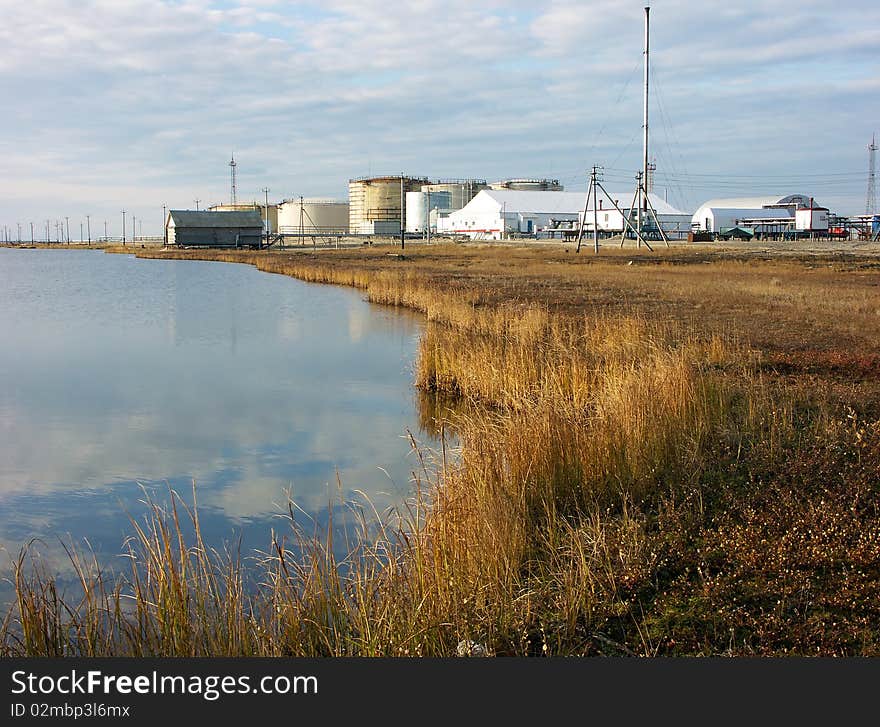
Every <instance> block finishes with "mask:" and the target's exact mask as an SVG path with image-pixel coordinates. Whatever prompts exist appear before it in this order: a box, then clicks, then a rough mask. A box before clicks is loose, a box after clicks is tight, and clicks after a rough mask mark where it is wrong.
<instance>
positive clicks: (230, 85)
mask: <svg viewBox="0 0 880 727" xmlns="http://www.w3.org/2000/svg"><path fill="white" fill-rule="evenodd" d="M643 5H644V3H642V2H619V1H610V0H600V1H598V2H573V1H571V0H551V1H550V2H543V3H535V2H524V1H520V0H490V1H488V2H482V3H473V2H466V1H464V0H411V1H410V2H407V3H395V2H389V0H383V1H381V2H380V1H378V0H323V2H320V3H316V2H280V1H273V0H241V1H237V0H224V1H223V2H214V1H211V0H176V1H174V2H171V1H170V0H169V1H162V0H128V1H125V0H30V1H29V2H26V3H23V2H18V1H17V0H0V6H2V8H3V17H4V23H3V24H2V25H0V48H2V49H3V52H2V54H0V94H2V95H0V97H2V99H3V113H2V114H0V145H2V149H0V152H2V159H3V166H4V173H3V179H4V193H3V194H2V196H0V224H3V225H7V226H9V227H11V228H13V230H14V231H16V225H17V223H21V224H22V227H23V231H24V232H23V237H25V238H28V237H29V223H30V222H35V223H36V227H37V231H38V236H39V231H40V230H43V231H44V230H45V225H46V219H50V220H51V225H52V227H53V228H54V222H55V220H63V219H64V217H65V216H67V217H69V218H70V227H71V236H72V237H78V235H79V223H80V221H84V219H85V215H87V214H88V215H90V216H91V220H92V232H93V235H94V234H96V233H97V234H101V233H103V221H104V220H107V221H108V227H109V232H110V234H111V235H118V234H120V227H121V214H120V211H121V210H122V209H126V210H127V211H128V216H127V219H128V221H129V225H130V215H132V214H133V215H135V216H136V218H138V219H140V220H142V225H143V226H142V230H143V233H144V234H150V233H155V234H158V232H159V230H160V229H161V222H162V205H163V204H165V205H168V206H169V207H175V208H193V207H194V206H195V200H196V199H199V200H201V201H200V206H201V207H205V206H207V205H208V204H211V203H215V202H222V201H227V200H228V198H229V168H228V167H227V163H228V161H229V157H230V154H231V153H232V152H233V151H234V153H235V158H236V161H237V162H238V196H239V199H240V200H242V199H244V200H250V199H262V198H263V193H262V191H261V190H262V189H263V188H264V187H268V188H269V189H270V193H269V196H270V199H272V200H277V199H283V198H288V197H294V196H299V195H304V196H307V197H309V196H331V197H339V198H345V197H346V196H347V181H348V179H349V178H350V177H354V176H361V175H365V174H379V173H389V174H399V173H401V172H404V173H407V174H414V175H424V176H431V177H478V178H486V179H489V180H490V181H492V180H494V179H499V178H505V177H513V176H517V177H521V176H529V177H531V176H538V177H545V176H546V177H552V178H558V179H559V180H560V181H562V182H563V183H564V184H565V186H566V189H569V190H573V191H576V190H579V189H585V174H586V170H587V169H588V167H589V166H590V165H592V164H594V163H596V164H600V165H604V167H605V170H606V171H605V176H606V180H607V181H608V183H609V184H613V185H614V186H615V187H617V188H620V187H623V186H625V185H626V184H627V182H628V180H631V179H632V177H633V175H634V174H635V171H636V170H637V169H638V167H639V166H640V156H641V115H642V99H641V95H642V91H641V83H642V42H643V17H644V11H643ZM878 49H880V5H878V4H877V3H876V2H843V3H837V4H829V3H827V2H813V1H812V0H799V1H797V2H790V1H789V0H779V1H778V2H776V3H772V4H767V3H764V2H754V1H753V0H747V1H745V2H737V3H729V2H728V3H715V2H692V1H691V0H658V2H655V3H654V4H653V5H652V9H651V60H652V64H651V66H652V68H651V78H652V93H651V107H650V109H651V110H650V113H651V121H650V130H651V147H652V156H654V157H656V162H657V167H658V169H657V177H656V191H657V192H659V193H660V194H664V193H665V194H667V195H668V198H669V201H670V202H671V203H673V204H675V205H676V206H679V207H681V208H683V209H685V210H687V211H693V209H695V208H696V207H697V206H698V205H699V204H700V203H701V202H703V201H705V200H706V199H709V198H712V197H719V196H734V195H741V194H772V193H776V192H779V193H780V194H787V193H794V192H798V193H804V194H811V195H814V196H815V197H816V199H817V200H818V201H819V202H821V203H823V204H825V205H827V206H830V207H831V208H832V210H834V211H837V212H840V213H841V214H857V213H861V212H864V207H865V192H866V183H867V169H868V157H867V144H868V143H869V142H870V140H871V135H872V133H874V132H875V131H876V132H880V50H878ZM129 232H130V228H129ZM43 234H45V233H44V232H43ZM53 236H54V232H53Z"/></svg>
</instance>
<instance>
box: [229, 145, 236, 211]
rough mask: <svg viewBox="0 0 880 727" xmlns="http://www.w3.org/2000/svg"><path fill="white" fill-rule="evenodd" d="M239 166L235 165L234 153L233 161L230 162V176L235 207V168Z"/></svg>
mask: <svg viewBox="0 0 880 727" xmlns="http://www.w3.org/2000/svg"><path fill="white" fill-rule="evenodd" d="M236 166H238V165H237V164H236V163H235V154H234V153H233V155H232V159H231V160H230V162H229V175H230V177H231V178H232V204H233V206H234V205H235V167H236Z"/></svg>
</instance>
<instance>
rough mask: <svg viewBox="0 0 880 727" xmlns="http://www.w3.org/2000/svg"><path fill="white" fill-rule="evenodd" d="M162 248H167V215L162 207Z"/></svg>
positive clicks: (163, 206)
mask: <svg viewBox="0 0 880 727" xmlns="http://www.w3.org/2000/svg"><path fill="white" fill-rule="evenodd" d="M162 247H168V215H167V213H166V212H165V205H164V204H163V205H162Z"/></svg>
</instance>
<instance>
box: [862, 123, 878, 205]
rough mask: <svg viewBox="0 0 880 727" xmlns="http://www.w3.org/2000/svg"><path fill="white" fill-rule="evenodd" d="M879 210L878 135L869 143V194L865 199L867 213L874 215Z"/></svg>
mask: <svg viewBox="0 0 880 727" xmlns="http://www.w3.org/2000/svg"><path fill="white" fill-rule="evenodd" d="M876 211H877V137H876V135H872V136H871V143H870V144H868V194H867V197H866V199H865V214H866V215H873V214H874V213H875V212H876Z"/></svg>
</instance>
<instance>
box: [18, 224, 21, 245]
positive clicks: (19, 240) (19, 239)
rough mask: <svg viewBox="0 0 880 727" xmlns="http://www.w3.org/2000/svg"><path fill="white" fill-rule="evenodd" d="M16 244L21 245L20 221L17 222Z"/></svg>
mask: <svg viewBox="0 0 880 727" xmlns="http://www.w3.org/2000/svg"><path fill="white" fill-rule="evenodd" d="M18 244H19V245H21V222H19V223H18Z"/></svg>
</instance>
